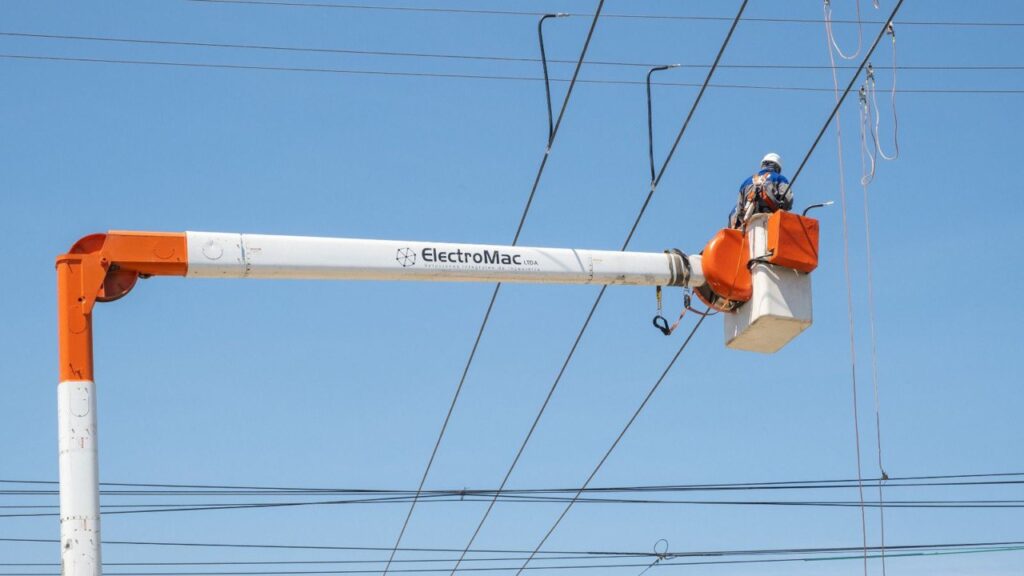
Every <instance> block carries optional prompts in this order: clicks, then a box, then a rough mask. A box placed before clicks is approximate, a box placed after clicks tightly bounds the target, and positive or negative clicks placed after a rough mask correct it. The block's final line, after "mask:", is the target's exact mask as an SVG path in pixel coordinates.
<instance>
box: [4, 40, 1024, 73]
mask: <svg viewBox="0 0 1024 576" xmlns="http://www.w3.org/2000/svg"><path fill="white" fill-rule="evenodd" d="M0 36H7V37H12V38H33V39H41V40H71V41H83V42H103V43H115V44H118V43H120V44H142V45H151V46H187V47H192V48H222V49H232V50H253V51H271V52H274V51H276V52H297V53H313V54H346V55H357V56H387V57H401V58H426V59H441V60H468V61H484V62H516V63H530V64H539V63H540V62H541V59H540V58H533V57H528V56H508V55H485V54H453V53H443V52H412V51H394V50H367V49H354V48H317V47H312V46H284V45H280V44H252V43H226V42H200V41H190V40H166V39H154V38H128V37H123V36H92V35H74V34H44V33H37V32H11V31H0ZM547 61H548V63H550V64H575V63H576V61H575V60H559V59H548V60H547ZM587 65H590V66H622V67H637V68H650V67H651V66H655V65H656V64H654V63H650V62H624V61H615V60H587ZM677 66H678V67H680V68H693V69H706V68H710V67H711V64H678V65H677ZM718 67H719V68H723V69H725V68H727V69H736V70H828V69H830V67H829V66H825V65H820V64H718ZM837 68H838V69H849V70H852V69H855V68H857V67H856V66H853V65H843V66H837ZM892 68H893V67H891V66H878V67H876V68H875V69H876V70H891V69H892ZM896 69H898V70H915V71H945V72H950V71H953V72H956V71H1018V70H1024V65H998V64H993V65H900V66H897V67H896Z"/></svg>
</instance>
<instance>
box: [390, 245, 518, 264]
mask: <svg viewBox="0 0 1024 576" xmlns="http://www.w3.org/2000/svg"><path fill="white" fill-rule="evenodd" d="M395 261H397V262H398V263H399V264H400V265H401V266H402V268H409V267H410V266H415V265H416V262H417V261H420V262H423V265H424V266H426V267H427V268H446V269H463V268H467V269H469V268H473V267H479V266H481V265H482V266H495V265H496V266H513V267H519V266H537V265H538V262H537V261H536V260H532V259H530V258H524V257H523V256H522V255H521V254H510V253H507V252H503V251H501V250H479V251H477V250H463V249H461V248H457V249H455V250H448V249H443V248H434V247H426V248H423V249H422V250H421V251H420V252H419V253H417V252H416V251H415V250H413V249H412V248H408V247H406V248H399V249H398V250H397V251H396V252H395ZM460 264H461V265H463V266H459V265H460Z"/></svg>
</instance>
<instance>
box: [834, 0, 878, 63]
mask: <svg viewBox="0 0 1024 576" xmlns="http://www.w3.org/2000/svg"><path fill="white" fill-rule="evenodd" d="M856 3H857V50H856V52H854V53H853V54H850V55H849V56H847V55H846V54H844V53H843V50H842V49H841V48H840V47H839V44H837V43H836V37H835V36H834V35H833V34H832V0H825V34H826V35H828V42H829V45H830V48H829V49H830V50H833V49H834V50H835V52H836V54H838V55H839V57H840V58H842V59H843V60H853V59H854V58H856V57H857V56H860V51H861V49H863V47H864V28H863V22H862V21H861V17H860V0H856ZM875 8H878V2H877V0H876V2H875Z"/></svg>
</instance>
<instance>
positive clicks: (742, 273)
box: [701, 228, 752, 302]
mask: <svg viewBox="0 0 1024 576" xmlns="http://www.w3.org/2000/svg"><path fill="white" fill-rule="evenodd" d="M749 260H750V249H749V248H748V247H747V238H746V236H744V234H743V232H742V231H741V230H734V229H731V228H724V229H722V230H719V231H718V234H715V237H714V238H712V239H711V241H710V242H708V245H707V246H705V247H704V252H702V257H701V267H702V268H703V269H704V279H705V280H707V283H708V286H710V287H711V289H712V290H713V291H714V292H715V294H718V295H719V296H722V297H723V298H726V299H727V300H736V301H739V302H746V301H747V300H750V296H751V293H752V288H751V282H750V270H749V269H748V268H747V262H748V261H749Z"/></svg>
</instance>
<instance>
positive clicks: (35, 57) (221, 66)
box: [0, 53, 1024, 95]
mask: <svg viewBox="0 0 1024 576" xmlns="http://www.w3.org/2000/svg"><path fill="white" fill-rule="evenodd" d="M0 58H5V59H10V60H25V61H47V62H74V63H89V64H120V65H139V66H161V67H171V68H199V69H214V70H248V71H263V72H300V73H316V74H342V75H364V76H385V77H406V78H434V79H456V80H497V81H519V82H543V81H544V79H543V78H540V77H534V76H500V75H487V74H458V73H440V72H399V71H391V70H357V69H344V68H323V67H295V66H263V65H249V64H225V63H216V64H215V63H204V62H178V61H168V60H127V59H118V58H85V57H74V56H47V55H41V54H10V53H0ZM551 81H552V82H570V83H571V82H572V79H566V78H552V79H551ZM576 84H593V85H619V86H634V85H635V86H643V85H644V84H645V83H644V81H643V80H606V79H577V80H576ZM651 85H653V86H670V87H680V88H700V87H701V86H702V84H699V83H688V82H651ZM707 87H708V88H716V89H735V90H768V91H777V92H831V91H832V89H831V88H824V87H822V88H819V87H809V86H780V85H765V84H708V85H707ZM897 92H899V93H901V94H975V95H977V94H989V95H998V94H1003V95H1009V94H1024V89H1000V88H993V89H982V88H900V89H899V90H897Z"/></svg>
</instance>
